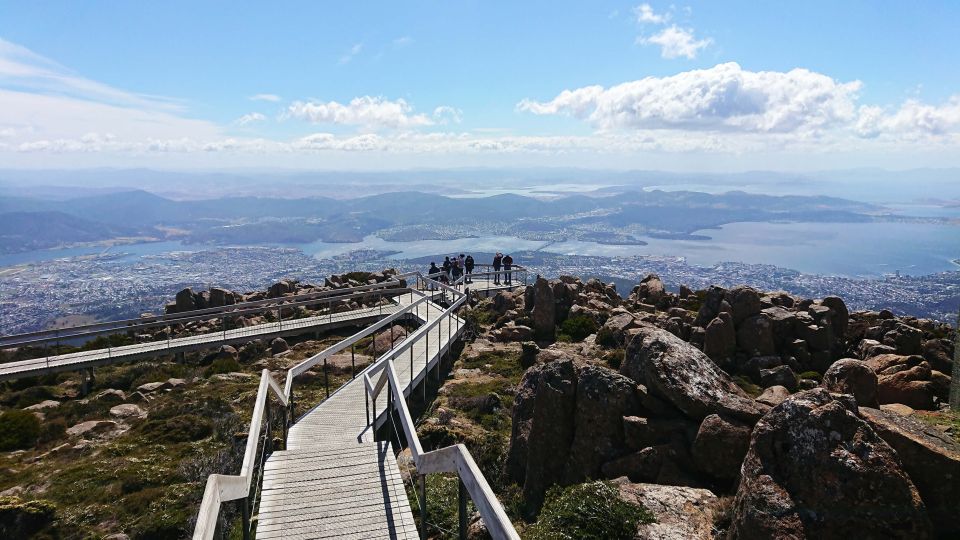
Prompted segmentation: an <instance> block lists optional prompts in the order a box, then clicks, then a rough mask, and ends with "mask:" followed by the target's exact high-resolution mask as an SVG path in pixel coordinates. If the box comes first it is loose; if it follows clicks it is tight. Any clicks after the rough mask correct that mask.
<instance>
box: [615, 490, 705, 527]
mask: <svg viewBox="0 0 960 540" xmlns="http://www.w3.org/2000/svg"><path fill="white" fill-rule="evenodd" d="M617 484H619V486H620V498H621V499H623V500H625V501H627V502H630V503H634V504H639V505H642V506H643V507H644V508H646V509H647V510H649V511H650V512H652V513H653V515H654V517H655V518H656V521H655V522H653V523H644V524H642V525H640V526H639V527H638V528H637V534H636V536H635V537H634V538H636V539H638V540H712V539H713V523H714V517H713V515H714V508H715V506H716V504H717V496H716V495H714V494H713V493H711V492H710V491H709V490H706V489H698V488H692V487H684V486H662V485H658V484H633V483H627V482H623V481H622V480H621V481H617Z"/></svg>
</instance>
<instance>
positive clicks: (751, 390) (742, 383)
mask: <svg viewBox="0 0 960 540" xmlns="http://www.w3.org/2000/svg"><path fill="white" fill-rule="evenodd" d="M733 382H734V384H736V385H737V386H739V387H740V389H741V390H743V391H744V392H746V393H747V395H749V396H750V397H752V398H756V397H759V396H760V394H762V393H763V388H760V387H759V386H758V385H756V384H754V383H753V381H751V380H750V379H748V378H747V377H744V376H743V375H737V376H736V377H734V378H733Z"/></svg>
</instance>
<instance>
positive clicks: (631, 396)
mask: <svg viewBox="0 0 960 540" xmlns="http://www.w3.org/2000/svg"><path fill="white" fill-rule="evenodd" d="M636 387H637V385H636V383H634V382H633V381H632V380H630V379H628V378H627V377H624V376H623V375H620V374H618V373H616V372H614V371H611V370H609V369H605V368H601V367H596V366H585V367H583V368H580V369H579V370H578V371H577V398H576V415H575V418H574V439H573V444H572V445H571V447H570V456H569V458H568V459H567V464H566V469H565V473H564V483H566V484H574V483H578V482H583V481H585V480H586V479H588V478H598V477H599V476H600V467H601V465H603V464H604V463H606V462H608V461H610V460H612V459H615V458H618V457H620V456H622V455H623V454H624V453H625V449H626V445H625V443H624V432H623V417H624V416H630V415H633V414H636V413H637V412H639V411H640V400H639V397H638V395H637V392H636Z"/></svg>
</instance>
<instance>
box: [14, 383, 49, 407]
mask: <svg viewBox="0 0 960 540" xmlns="http://www.w3.org/2000/svg"><path fill="white" fill-rule="evenodd" d="M54 397H56V396H55V394H54V393H53V388H51V387H49V386H33V387H30V388H27V389H25V390H21V391H20V392H18V393H17V405H16V407H17V408H18V409H23V408H24V407H29V406H31V405H36V404H37V403H40V402H41V401H46V400H48V399H53V398H54Z"/></svg>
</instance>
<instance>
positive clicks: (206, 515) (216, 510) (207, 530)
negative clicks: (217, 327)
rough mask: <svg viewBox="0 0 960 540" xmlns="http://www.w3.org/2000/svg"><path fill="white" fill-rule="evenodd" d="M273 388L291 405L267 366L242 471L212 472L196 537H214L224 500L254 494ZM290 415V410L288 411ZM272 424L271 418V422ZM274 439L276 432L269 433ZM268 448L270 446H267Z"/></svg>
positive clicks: (284, 423)
mask: <svg viewBox="0 0 960 540" xmlns="http://www.w3.org/2000/svg"><path fill="white" fill-rule="evenodd" d="M271 391H272V392H273V394H274V395H276V397H277V399H279V400H280V403H281V404H282V405H283V409H282V410H284V411H286V407H287V398H286V396H284V395H283V390H281V389H280V385H279V384H277V381H275V380H274V379H273V376H271V375H270V370H267V369H264V370H263V372H262V374H261V375H260V387H259V389H258V390H257V399H256V401H255V402H254V406H253V417H252V418H251V419H250V428H249V429H248V430H247V446H246V450H245V451H244V453H243V464H242V465H241V467H240V474H238V475H226V474H211V475H210V477H209V478H207V484H206V488H205V489H204V491H203V500H202V501H201V502H200V512H199V514H198V515H197V526H196V528H195V529H194V532H193V537H194V539H198V540H199V539H204V540H208V539H210V538H213V535H214V533H215V532H216V529H217V522H218V519H219V515H220V505H221V504H222V503H224V502H229V501H235V500H238V499H243V498H245V497H249V496H250V486H251V484H252V482H253V473H254V460H255V459H256V457H257V446H258V444H257V443H258V442H259V439H260V429H261V427H262V425H263V418H264V416H266V415H267V413H268V408H269V402H268V399H269V397H270V396H269V393H270V392H271ZM284 416H286V413H284ZM287 425H288V423H287V420H286V418H284V422H283V428H284V439H286V428H287ZM268 426H269V422H268ZM267 437H268V438H269V439H271V440H272V437H273V435H272V434H269V433H268V435H267ZM265 450H266V449H265ZM243 510H244V514H245V515H247V512H249V507H248V505H247V502H246V501H244V507H243Z"/></svg>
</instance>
